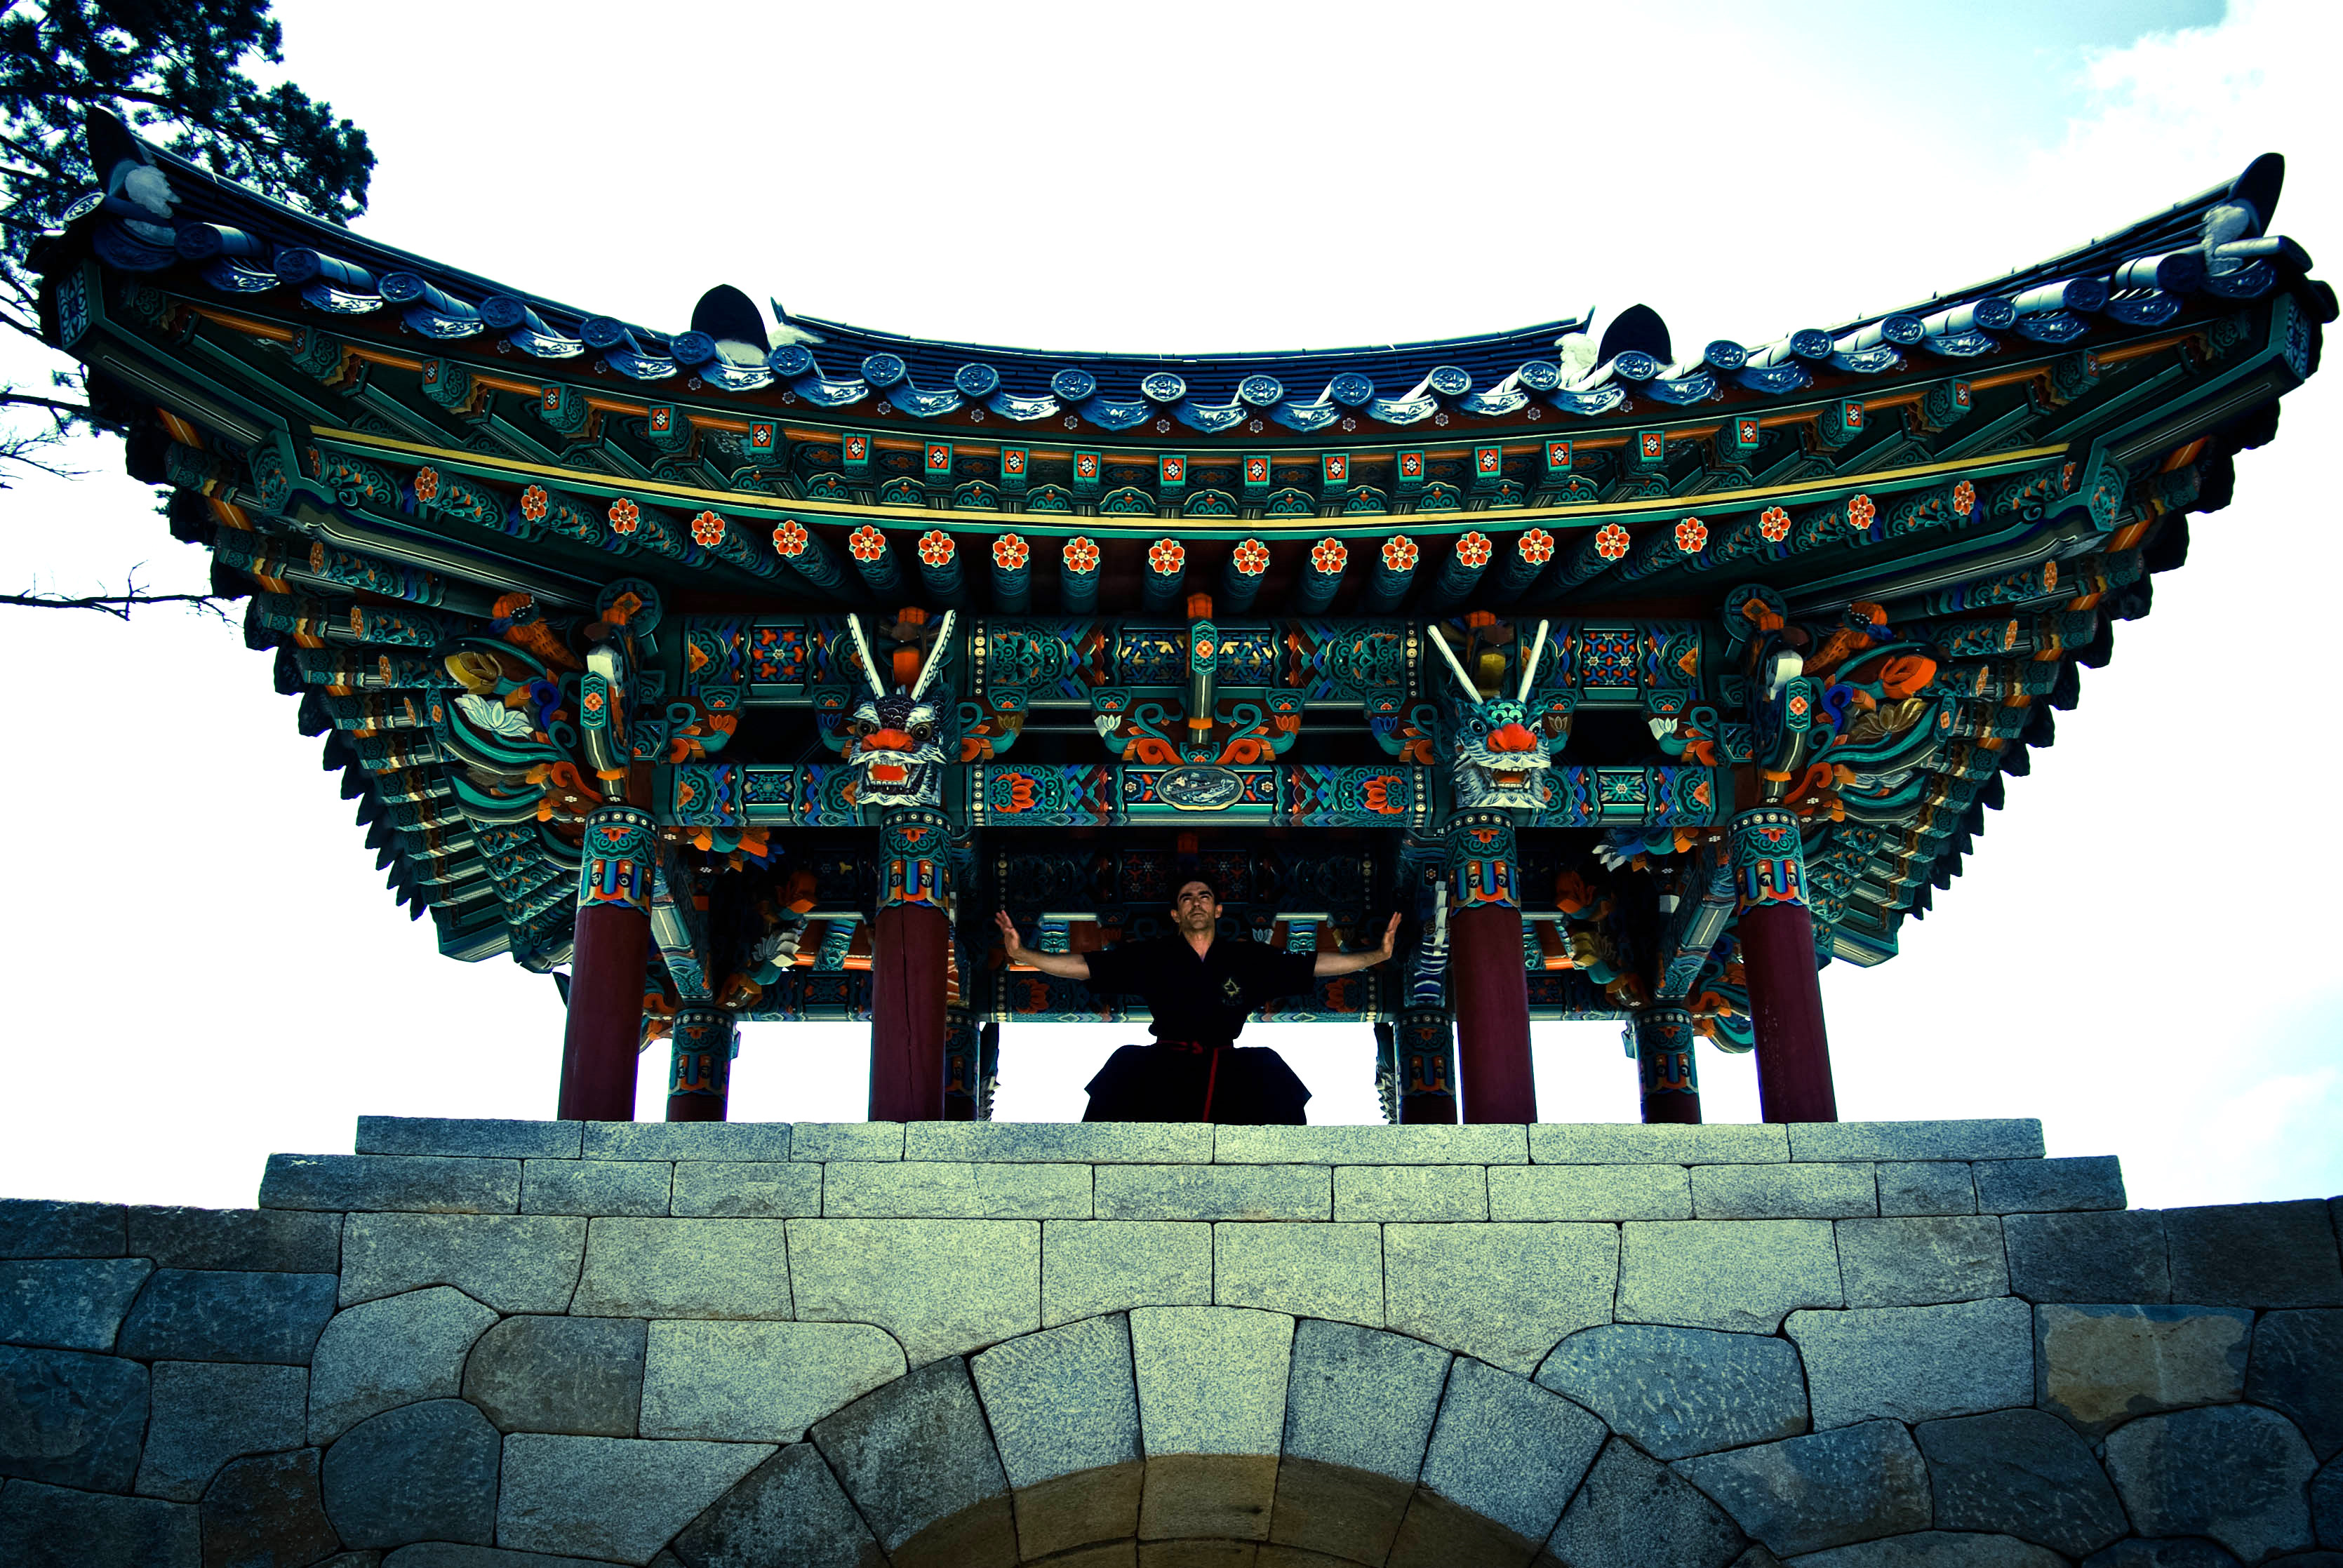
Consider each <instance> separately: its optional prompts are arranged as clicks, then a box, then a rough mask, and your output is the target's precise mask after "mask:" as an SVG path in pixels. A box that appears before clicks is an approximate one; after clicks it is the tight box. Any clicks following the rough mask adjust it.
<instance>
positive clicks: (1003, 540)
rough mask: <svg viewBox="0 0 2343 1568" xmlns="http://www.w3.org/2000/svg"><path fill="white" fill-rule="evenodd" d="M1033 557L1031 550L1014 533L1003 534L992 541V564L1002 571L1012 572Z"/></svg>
mask: <svg viewBox="0 0 2343 1568" xmlns="http://www.w3.org/2000/svg"><path fill="white" fill-rule="evenodd" d="M1032 558H1033V552H1032V551H1031V549H1029V548H1026V544H1025V541H1024V540H1023V539H1021V538H1018V537H1017V536H1016V535H1015V534H1003V535H1001V537H1000V538H997V539H995V540H993V541H992V564H993V565H994V566H997V567H999V568H1001V570H1002V571H1005V572H1013V571H1015V570H1017V569H1018V568H1020V567H1022V566H1023V565H1024V564H1025V563H1026V562H1027V561H1029V560H1031V559H1032Z"/></svg>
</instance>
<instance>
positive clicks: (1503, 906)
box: [1448, 811, 1537, 1122]
mask: <svg viewBox="0 0 2343 1568" xmlns="http://www.w3.org/2000/svg"><path fill="white" fill-rule="evenodd" d="M1448 866H1449V879H1450V891H1449V906H1448V907H1449V915H1448V996H1449V1000H1450V1001H1451V1002H1452V1003H1453V1005H1454V1007H1455V1009H1456V1033H1457V1042H1456V1069H1457V1071H1456V1075H1457V1079H1458V1081H1459V1083H1460V1086H1461V1087H1462V1088H1463V1091H1464V1120H1465V1121H1506V1122H1511V1121H1536V1120H1537V1085H1536V1082H1535V1081H1534V1077H1533V1075H1532V1073H1531V1070H1530V991H1529V975H1528V971H1527V970H1526V969H1525V968H1524V967H1523V962H1522V911H1521V906H1520V904H1519V903H1518V902H1517V901H1516V900H1515V898H1514V894H1513V819H1512V818H1510V817H1508V816H1506V815H1505V814H1504V813H1503V812H1502V811H1468V812H1463V813H1460V814H1459V815H1458V817H1457V818H1456V819H1455V821H1454V823H1453V825H1452V826H1451V827H1450V829H1449V834H1448Z"/></svg>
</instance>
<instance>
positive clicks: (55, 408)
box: [0, 387, 90, 419]
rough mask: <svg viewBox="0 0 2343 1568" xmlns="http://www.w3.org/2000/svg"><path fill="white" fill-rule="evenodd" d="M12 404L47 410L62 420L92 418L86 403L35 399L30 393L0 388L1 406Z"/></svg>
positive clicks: (48, 398) (47, 398) (10, 388)
mask: <svg viewBox="0 0 2343 1568" xmlns="http://www.w3.org/2000/svg"><path fill="white" fill-rule="evenodd" d="M10 403H21V404H24V405H25V406H26V407H34V408H46V409H48V410H49V411H50V412H51V413H53V414H55V415H56V416H58V417H60V418H65V419H86V418H88V417H90V410H89V405H87V404H86V403H60V402H58V401H57V400H56V399H55V398H54V397H33V396H32V395H31V394H29V393H25V392H19V391H16V390H15V388H13V387H0V404H10Z"/></svg>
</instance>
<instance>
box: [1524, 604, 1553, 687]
mask: <svg viewBox="0 0 2343 1568" xmlns="http://www.w3.org/2000/svg"><path fill="white" fill-rule="evenodd" d="M1549 624H1550V623H1549V622H1546V621H1540V622H1538V634H1537V641H1536V642H1534V643H1533V644H1532V645H1531V646H1530V657H1529V659H1528V661H1527V662H1526V663H1524V664H1523V666H1522V695H1521V700H1522V701H1523V702H1527V701H1528V700H1529V699H1530V683H1531V682H1533V681H1534V680H1535V679H1537V667H1538V660H1539V659H1540V658H1543V657H1544V654H1545V628H1546V627H1547V626H1548V625H1549Z"/></svg>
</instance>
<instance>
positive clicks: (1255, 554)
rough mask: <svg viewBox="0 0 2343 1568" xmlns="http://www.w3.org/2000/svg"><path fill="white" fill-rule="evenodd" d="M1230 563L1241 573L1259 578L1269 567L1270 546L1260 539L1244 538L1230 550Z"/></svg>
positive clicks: (1244, 575)
mask: <svg viewBox="0 0 2343 1568" xmlns="http://www.w3.org/2000/svg"><path fill="white" fill-rule="evenodd" d="M1229 563H1230V564H1231V565H1232V566H1233V567H1235V568H1237V571H1238V573H1239V575H1241V576H1243V577H1249V578H1257V577H1259V576H1261V574H1262V573H1263V572H1265V571H1267V570H1268V569H1269V547H1268V546H1267V545H1265V544H1262V542H1261V541H1260V540H1259V539H1242V540H1240V541H1238V544H1237V548H1235V549H1233V550H1231V551H1230V552H1229Z"/></svg>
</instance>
